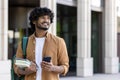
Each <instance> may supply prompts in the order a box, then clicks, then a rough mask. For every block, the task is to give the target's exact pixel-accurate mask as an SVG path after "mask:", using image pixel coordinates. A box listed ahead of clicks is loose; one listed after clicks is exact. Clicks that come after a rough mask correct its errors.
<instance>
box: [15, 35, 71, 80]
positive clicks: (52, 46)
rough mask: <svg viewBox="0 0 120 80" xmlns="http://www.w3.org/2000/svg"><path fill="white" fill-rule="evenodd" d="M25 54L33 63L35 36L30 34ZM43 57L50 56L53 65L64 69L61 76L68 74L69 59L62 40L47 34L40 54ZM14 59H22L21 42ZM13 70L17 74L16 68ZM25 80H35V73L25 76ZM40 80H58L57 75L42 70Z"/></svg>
mask: <svg viewBox="0 0 120 80" xmlns="http://www.w3.org/2000/svg"><path fill="white" fill-rule="evenodd" d="M26 52H27V53H26V54H27V57H26V58H27V59H28V60H30V61H35V34H32V35H31V36H30V37H29V40H28V45H27V50H26ZM44 56H51V58H52V59H51V60H52V63H53V64H54V65H62V66H63V67H64V73H62V74H63V75H65V74H66V73H67V72H68V68H69V58H68V53H67V48H66V44H65V42H64V40H63V39H62V38H60V37H57V36H54V35H52V34H50V33H47V34H46V38H45V43H44V47H43V52H42V58H43V57H44ZM16 57H18V58H23V52H22V48H21V42H20V43H19V45H18V48H17V52H16ZM14 70H16V72H17V68H16V67H14ZM25 80H36V73H32V74H30V75H26V76H25ZM42 80H59V74H58V73H55V72H47V71H44V70H42Z"/></svg>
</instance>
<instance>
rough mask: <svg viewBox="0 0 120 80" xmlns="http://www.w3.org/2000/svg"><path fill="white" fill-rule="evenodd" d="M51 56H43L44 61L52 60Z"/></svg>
mask: <svg viewBox="0 0 120 80" xmlns="http://www.w3.org/2000/svg"><path fill="white" fill-rule="evenodd" d="M50 60H51V57H43V61H46V62H50Z"/></svg>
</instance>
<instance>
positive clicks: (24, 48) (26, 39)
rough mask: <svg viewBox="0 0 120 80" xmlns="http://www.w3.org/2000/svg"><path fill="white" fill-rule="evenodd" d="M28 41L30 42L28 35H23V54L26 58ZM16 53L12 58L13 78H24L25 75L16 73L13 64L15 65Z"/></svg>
mask: <svg viewBox="0 0 120 80" xmlns="http://www.w3.org/2000/svg"><path fill="white" fill-rule="evenodd" d="M27 43H28V37H23V38H22V45H21V46H22V50H23V56H24V59H25V58H26V48H27ZM15 57H16V56H15V55H14V56H13V58H12V66H11V80H24V76H21V77H18V76H17V74H15V72H14V69H13V65H14V59H15Z"/></svg>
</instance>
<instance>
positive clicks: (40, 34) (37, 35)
mask: <svg viewBox="0 0 120 80" xmlns="http://www.w3.org/2000/svg"><path fill="white" fill-rule="evenodd" d="M46 33H47V31H43V30H36V31H35V36H36V37H45V35H46Z"/></svg>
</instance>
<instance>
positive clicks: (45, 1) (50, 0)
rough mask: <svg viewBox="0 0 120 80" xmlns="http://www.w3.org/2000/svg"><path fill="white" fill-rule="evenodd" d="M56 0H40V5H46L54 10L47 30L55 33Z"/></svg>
mask: <svg viewBox="0 0 120 80" xmlns="http://www.w3.org/2000/svg"><path fill="white" fill-rule="evenodd" d="M56 5H57V4H56V0H40V6H41V7H48V8H49V9H51V10H52V11H53V12H54V20H53V23H52V25H51V27H50V29H49V32H51V33H53V34H55V35H56Z"/></svg>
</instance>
